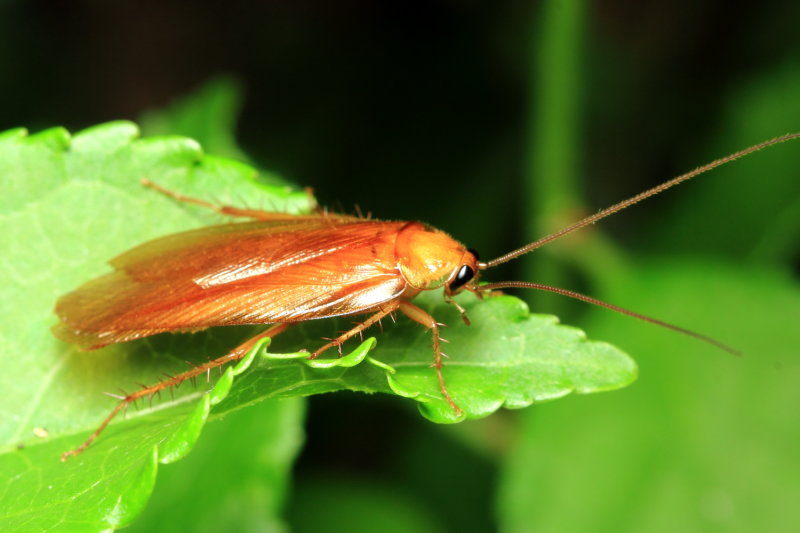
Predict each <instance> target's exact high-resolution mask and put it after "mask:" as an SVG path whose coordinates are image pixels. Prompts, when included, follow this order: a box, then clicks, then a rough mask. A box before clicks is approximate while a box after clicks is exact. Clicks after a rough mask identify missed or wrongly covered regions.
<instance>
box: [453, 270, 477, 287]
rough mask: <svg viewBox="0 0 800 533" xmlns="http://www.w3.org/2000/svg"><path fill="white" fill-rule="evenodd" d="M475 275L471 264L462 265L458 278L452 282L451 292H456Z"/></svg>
mask: <svg viewBox="0 0 800 533" xmlns="http://www.w3.org/2000/svg"><path fill="white" fill-rule="evenodd" d="M474 277H475V271H474V270H472V267H470V266H469V265H462V266H461V268H459V269H458V274H456V278H455V279H454V280H453V281H452V283H450V287H449V289H450V292H455V291H457V290H458V289H460V288H461V287H463V286H464V285H466V283H467V282H468V281H469V280H471V279H472V278H474Z"/></svg>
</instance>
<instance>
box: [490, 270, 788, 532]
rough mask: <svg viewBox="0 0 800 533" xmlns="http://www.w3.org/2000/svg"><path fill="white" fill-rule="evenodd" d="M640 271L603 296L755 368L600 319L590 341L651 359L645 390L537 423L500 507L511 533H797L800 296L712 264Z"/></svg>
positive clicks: (528, 420)
mask: <svg viewBox="0 0 800 533" xmlns="http://www.w3.org/2000/svg"><path fill="white" fill-rule="evenodd" d="M636 271H637V272H638V273H639V274H638V275H636V276H631V277H629V278H628V279H625V280H623V279H618V280H617V282H616V284H615V286H614V287H613V288H612V289H611V290H607V291H606V294H603V295H601V296H603V297H604V298H606V299H608V300H610V301H617V302H624V303H625V305H627V306H628V307H631V308H633V309H637V310H640V311H643V312H645V313H649V314H651V315H654V316H658V317H661V318H664V319H666V320H670V321H673V322H676V323H679V324H682V325H685V326H689V327H692V328H693V329H696V330H699V331H702V332H704V333H708V334H711V335H715V336H718V337H720V338H721V339H722V340H724V341H726V342H729V343H731V344H732V345H733V346H735V347H737V348H740V349H742V350H743V351H744V353H745V356H744V357H743V358H733V357H729V356H727V355H726V354H724V353H721V352H718V351H716V350H714V349H713V348H709V347H708V346H706V345H704V344H702V343H698V342H696V341H695V340H693V339H690V338H685V337H683V336H680V335H676V334H674V333H672V332H669V331H661V330H658V329H656V330H654V328H653V327H651V326H648V325H644V324H641V323H639V322H637V321H633V320H626V319H625V318H624V317H616V316H612V315H610V314H609V313H604V312H602V311H601V310H598V311H593V312H592V319H591V320H590V321H589V323H588V324H587V329H588V330H589V331H593V332H606V333H605V334H607V335H609V336H612V337H613V338H616V339H617V340H618V341H619V343H620V344H622V345H624V346H626V347H627V348H628V349H629V350H630V351H631V352H633V353H637V354H641V355H642V360H641V361H640V363H641V374H642V379H640V380H639V382H638V383H637V386H635V387H632V388H630V389H627V390H625V391H622V392H620V393H617V394H613V395H604V396H603V397H601V398H596V399H595V400H594V401H592V402H586V401H584V400H581V399H579V398H575V399H573V400H572V401H565V402H557V403H556V404H552V405H548V406H543V407H541V408H540V409H537V410H536V411H535V412H534V411H528V412H526V413H525V414H524V415H523V428H522V432H521V434H520V436H519V440H518V442H517V443H516V446H515V450H514V452H513V453H512V454H511V456H510V457H509V459H508V461H507V463H506V465H505V473H504V480H503V483H502V485H501V493H500V499H499V501H498V503H499V510H500V516H501V522H502V524H503V526H504V530H505V531H510V532H516V531H564V532H566V531H598V532H599V531H614V532H623V531H649V532H658V531H665V532H666V531H703V532H709V531H712V532H713V531H726V532H731V531H741V532H749V531H795V530H797V529H798V528H800V511H798V509H797V506H796V505H795V504H794V502H796V501H798V499H800V484H798V483H797V480H798V479H800V456H799V455H798V454H797V445H798V443H799V442H800V415H798V411H797V409H795V406H797V405H800V388H798V386H797V382H798V378H799V377H800V358H798V357H797V355H798V351H797V347H798V346H800V331H798V328H796V327H794V326H795V322H796V317H798V316H800V287H798V285H797V283H795V282H792V281H790V280H788V279H786V278H784V277H783V276H781V275H780V274H777V273H776V272H774V271H770V270H759V269H746V268H736V267H731V266H726V265H724V264H721V263H712V262H709V263H697V262H692V263H690V262H688V261H687V262H678V261H671V262H666V261H665V262H664V263H663V264H657V265H650V266H649V267H648V266H647V265H642V266H641V268H637V270H636ZM576 506H577V507H579V508H580V512H575V509H576Z"/></svg>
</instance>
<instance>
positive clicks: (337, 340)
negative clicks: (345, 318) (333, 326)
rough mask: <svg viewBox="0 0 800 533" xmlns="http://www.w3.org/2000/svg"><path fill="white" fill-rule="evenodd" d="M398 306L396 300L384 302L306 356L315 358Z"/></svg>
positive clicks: (377, 320) (379, 319)
mask: <svg viewBox="0 0 800 533" xmlns="http://www.w3.org/2000/svg"><path fill="white" fill-rule="evenodd" d="M399 306H400V304H399V303H398V302H397V300H395V301H391V302H389V303H387V304H385V305H384V306H383V307H381V309H380V310H379V311H378V312H377V313H375V314H374V315H372V316H371V317H369V318H368V319H366V320H365V321H364V322H362V323H360V324H358V325H356V327H354V328H353V329H350V330H348V331H345V332H344V333H342V334H341V335H339V336H338V337H336V338H335V339H333V340H332V341H331V342H329V343H328V344H326V345H325V346H323V347H321V348H320V349H318V350H317V351H315V352H314V353H312V354H311V355H310V356H308V358H309V359H316V358H317V357H319V355H320V354H321V353H322V352H324V351H325V350H327V349H329V348H333V347H334V346H341V345H342V343H343V342H345V341H346V340H347V339H349V338H351V337H354V336H356V335H358V334H359V333H361V332H362V331H364V330H365V329H367V328H368V327H370V326H372V325H374V324H375V323H376V322H378V323H379V322H380V321H381V319H382V318H384V317H385V316H386V315H389V314H391V313H394V312H395V311H397V308H398V307H399Z"/></svg>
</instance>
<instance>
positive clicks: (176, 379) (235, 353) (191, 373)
mask: <svg viewBox="0 0 800 533" xmlns="http://www.w3.org/2000/svg"><path fill="white" fill-rule="evenodd" d="M288 327H289V324H275V325H273V326H272V327H271V328H269V329H267V330H266V331H263V332H261V333H259V334H258V335H256V336H255V337H252V338H250V339H248V340H246V341H245V342H243V343H242V344H240V345H239V346H237V347H236V348H234V349H233V350H231V351H230V352H228V353H227V354H225V355H223V356H222V357H219V358H217V359H212V360H211V361H208V362H207V363H204V364H202V365H197V366H195V367H194V368H192V369H191V370H188V371H186V372H183V373H181V374H178V375H176V376H171V377H169V378H167V379H165V380H164V381H161V382H159V383H156V384H155V385H151V386H149V387H143V388H141V389H139V390H138V391H136V392H134V393H132V394H126V395H125V396H123V397H121V398H120V402H119V403H118V404H117V406H116V407H114V409H113V410H112V411H111V412H110V413H109V414H108V416H107V417H106V418H105V420H103V422H102V423H101V424H100V425H99V426H98V427H97V429H96V430H95V431H94V433H92V434H91V435H89V438H88V439H86V441H85V442H84V443H83V444H81V445H80V446H78V447H77V448H75V449H74V450H70V451H68V452H64V453H63V454H61V460H62V461H66V460H67V459H69V458H70V457H71V456H73V455H78V454H79V453H81V452H82V451H83V450H85V449H86V448H88V447H89V445H90V444H92V442H94V440H95V439H96V438H97V437H99V436H100V434H101V433H102V432H103V430H104V429H105V428H106V426H108V424H109V423H110V422H111V421H112V420H113V419H114V417H115V416H117V413H119V412H120V411H121V410H123V409H125V408H127V406H128V405H129V404H130V403H132V402H135V401H136V400H138V399H139V398H144V397H147V396H151V397H152V396H153V395H154V394H158V393H159V392H161V391H162V390H164V389H166V388H169V387H174V386H176V385H179V384H180V383H182V382H184V381H186V380H187V379H193V378H196V377H197V376H199V375H201V374H205V373H206V372H208V371H209V370H211V369H212V368H216V367H221V366H222V365H225V364H227V363H230V362H233V361H238V360H239V359H241V358H242V357H244V356H245V355H246V354H247V352H248V351H250V349H251V348H252V347H253V345H254V344H255V343H256V342H257V341H259V340H260V339H263V338H265V337H270V338H271V337H275V336H276V335H278V334H279V333H281V332H283V331H285V330H286V328H288Z"/></svg>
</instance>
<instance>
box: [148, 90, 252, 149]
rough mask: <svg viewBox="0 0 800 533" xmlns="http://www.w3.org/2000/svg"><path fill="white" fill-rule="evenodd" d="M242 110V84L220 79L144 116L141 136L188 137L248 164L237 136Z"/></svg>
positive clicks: (204, 146)
mask: <svg viewBox="0 0 800 533" xmlns="http://www.w3.org/2000/svg"><path fill="white" fill-rule="evenodd" d="M241 107H242V95H241V88H240V86H239V84H238V83H237V82H236V80H235V79H234V78H232V77H228V76H218V77H216V78H213V79H211V80H209V81H208V82H206V83H205V84H203V85H202V86H201V87H199V88H198V89H197V90H195V91H193V92H192V93H190V94H189V95H187V96H184V97H183V98H180V99H179V100H177V101H175V102H173V103H172V104H171V105H170V106H168V107H166V108H164V109H159V110H154V111H146V112H144V113H142V117H141V129H142V135H145V136H148V137H149V136H158V135H185V136H187V137H191V138H192V139H194V140H196V141H197V142H199V143H200V145H201V146H202V147H203V148H204V149H205V150H207V151H208V152H212V153H214V154H216V155H219V156H224V157H230V158H234V159H238V160H240V161H247V156H246V155H245V154H244V153H243V152H242V151H241V150H240V149H239V147H238V146H237V144H236V139H235V136H234V134H235V132H236V120H237V118H238V116H239V112H240V110H241Z"/></svg>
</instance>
